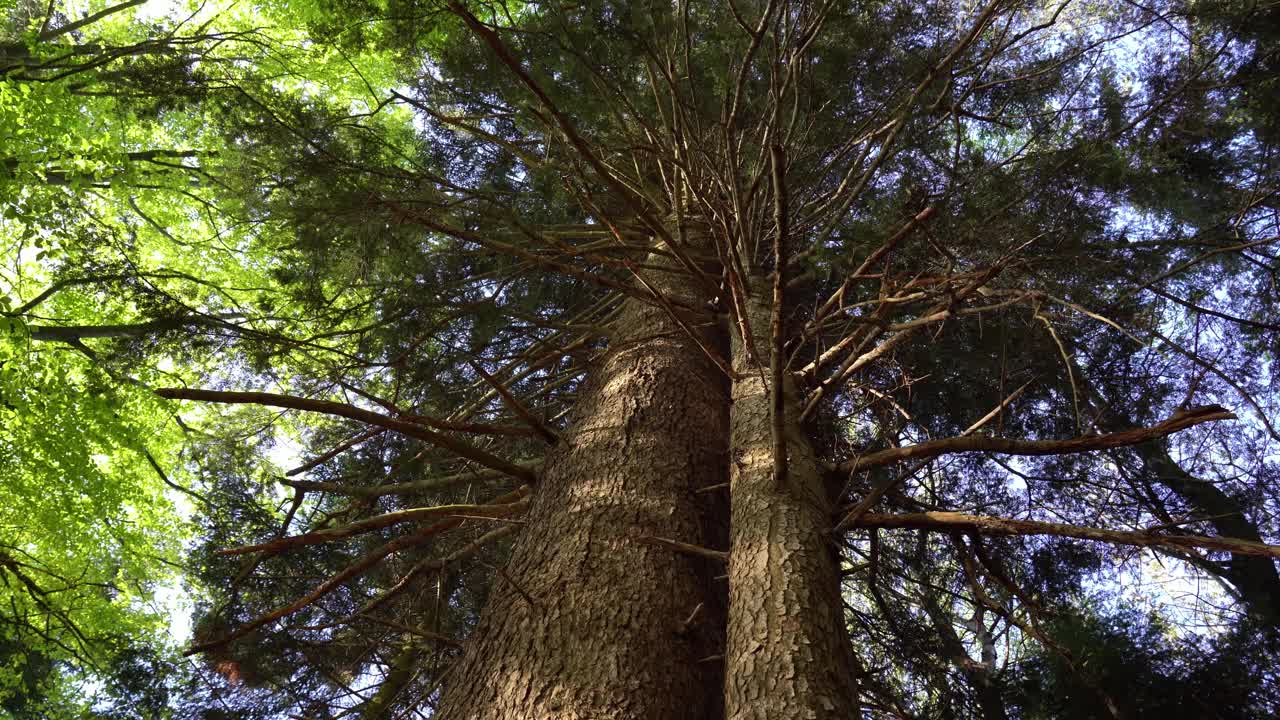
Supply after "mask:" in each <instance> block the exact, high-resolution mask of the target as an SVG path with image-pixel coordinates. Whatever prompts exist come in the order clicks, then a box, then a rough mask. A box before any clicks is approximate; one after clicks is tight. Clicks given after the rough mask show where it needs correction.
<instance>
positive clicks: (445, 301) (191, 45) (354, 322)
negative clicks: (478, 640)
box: [0, 0, 1280, 719]
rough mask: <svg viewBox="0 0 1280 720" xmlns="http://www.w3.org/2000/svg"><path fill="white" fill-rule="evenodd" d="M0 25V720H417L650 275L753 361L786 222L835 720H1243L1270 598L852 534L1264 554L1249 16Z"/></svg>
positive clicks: (555, 17) (1254, 35)
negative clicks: (1068, 533) (824, 485)
mask: <svg viewBox="0 0 1280 720" xmlns="http://www.w3.org/2000/svg"><path fill="white" fill-rule="evenodd" d="M64 5H65V7H64ZM157 6H159V7H157ZM0 7H3V9H4V14H3V17H2V18H0V21H2V23H3V24H0V138H3V144H2V149H0V203H2V204H3V220H2V221H0V223H2V224H0V248H3V254H2V255H0V257H2V258H3V259H4V264H3V268H0V581H2V582H0V715H3V714H8V715H12V716H13V717H15V718H25V717H84V716H89V717H163V716H166V715H170V716H183V717H206V718H210V719H213V718H250V717H263V718H267V717H288V716H304V717H317V718H319V717H328V718H336V717H346V716H348V715H358V716H360V717H368V718H375V717H409V716H413V714H414V713H417V714H418V716H429V715H430V713H431V710H432V708H434V704H435V703H436V702H437V700H438V699H439V693H440V685H441V683H442V682H443V681H444V679H445V677H446V671H447V669H448V667H449V665H450V663H451V661H453V660H454V659H456V658H457V657H458V655H459V652H460V650H459V647H460V643H461V642H463V641H464V639H465V636H466V633H467V631H468V630H469V628H471V627H472V626H473V625H474V624H475V622H476V618H477V616H478V614H479V613H480V612H481V609H482V608H483V607H484V600H485V597H486V595H487V593H488V591H489V588H490V586H491V584H492V583H493V582H494V578H495V577H497V576H499V575H500V573H501V571H500V570H499V568H501V567H502V566H503V562H504V559H505V557H506V554H507V552H508V549H509V547H510V543H512V542H513V541H514V542H518V541H519V540H518V538H519V537H520V536H519V534H518V530H519V521H518V519H517V518H515V515H517V514H518V511H519V508H520V507H522V506H520V501H518V500H517V501H515V502H510V500H511V499H512V498H513V497H514V496H512V495H511V494H512V493H519V492H521V490H520V487H521V486H522V485H523V484H524V479H527V477H526V475H529V474H532V473H536V469H537V467H538V465H539V463H540V462H541V459H542V457H543V455H544V453H545V451H546V447H547V444H548V443H547V440H548V438H550V439H551V440H553V441H554V439H555V435H556V433H557V432H559V431H561V430H563V428H564V427H565V424H566V422H567V420H566V418H567V417H568V414H569V412H570V411H571V408H572V407H573V403H574V401H575V399H576V397H577V393H578V391H579V390H580V389H581V383H582V382H583V379H584V378H586V377H589V373H590V371H591V369H592V367H593V360H595V359H597V358H599V357H601V356H602V355H603V354H604V353H605V352H606V351H607V350H608V348H609V347H610V338H609V327H610V326H609V321H610V319H611V318H612V317H613V316H614V314H615V313H616V312H617V308H618V306H619V303H620V301H622V300H623V299H624V298H625V299H631V300H637V301H641V302H648V303H651V304H660V303H661V302H662V298H661V295H660V293H655V292H653V291H652V289H651V288H649V287H648V286H647V285H646V284H645V278H646V277H650V276H649V275H648V273H651V272H652V271H653V268H652V266H651V265H650V264H648V263H650V262H651V261H652V257H653V256H651V255H649V253H650V251H651V250H653V249H654V248H657V249H658V253H659V254H665V256H666V257H667V259H668V260H672V261H673V262H674V261H676V260H678V261H679V262H680V264H681V265H682V266H684V267H686V269H687V270H688V276H689V282H703V281H706V282H709V283H710V285H711V286H712V287H714V288H715V289H716V291H717V292H718V297H717V299H716V301H715V302H713V303H711V305H712V307H710V308H709V312H708V314H709V315H715V316H717V317H719V318H720V320H721V321H723V322H725V325H726V327H727V328H728V330H727V332H729V333H733V332H740V330H738V329H737V327H738V326H736V325H735V323H736V322H737V321H738V314H739V313H738V310H737V304H736V303H737V302H738V300H737V299H736V298H737V295H736V293H738V292H740V290H739V288H740V287H744V286H745V285H749V284H751V283H755V282H760V281H762V279H763V281H764V282H767V277H768V276H769V274H770V273H772V272H773V271H774V270H776V269H778V267H779V262H778V258H777V257H775V255H774V252H775V250H774V248H773V247H772V245H771V243H772V242H773V237H774V235H775V233H776V232H778V225H779V222H778V215H777V214H776V213H777V211H776V206H775V200H776V199H777V198H778V197H782V196H785V198H786V206H787V209H786V210H784V212H783V213H782V214H783V215H785V216H786V217H787V218H788V221H789V223H788V227H789V237H790V242H791V246H790V248H789V251H788V252H789V254H787V255H784V256H782V263H781V264H782V265H783V266H785V268H786V271H787V273H788V277H789V282H790V286H789V287H790V290H789V294H788V296H787V297H788V302H789V303H790V304H789V305H788V307H787V308H786V311H787V314H788V320H789V323H790V326H791V327H792V328H795V329H796V331H795V332H794V333H793V334H792V335H791V336H790V337H788V338H787V340H788V344H787V345H786V348H785V349H786V351H787V353H788V354H789V359H790V368H791V369H792V370H795V371H796V372H797V374H798V376H799V377H800V379H801V380H803V382H804V385H805V388H806V392H808V393H810V394H809V395H807V396H806V400H808V402H807V404H806V407H807V411H808V415H807V417H806V422H807V425H806V429H807V430H808V432H809V435H810V436H811V437H812V438H813V439H814V441H815V444H816V446H817V447H818V449H819V451H820V453H821V455H822V456H823V461H824V462H825V463H826V464H827V466H828V467H829V468H830V474H831V476H832V477H831V480H832V483H833V484H834V485H835V486H836V487H839V488H841V490H840V498H841V500H842V502H843V503H844V504H845V507H844V508H843V511H842V512H841V513H839V514H838V515H837V516H836V517H833V525H837V524H838V525H839V530H840V532H839V533H838V534H837V537H838V544H839V545H840V549H841V552H842V553H843V555H842V557H843V561H842V567H843V569H844V570H843V574H844V578H843V581H844V595H845V601H846V608H845V609H846V620H847V624H848V629H849V632H850V636H851V638H852V642H853V646H854V648H855V652H856V654H857V656H858V663H859V665H860V668H859V674H860V678H861V685H860V691H861V694H862V698H861V699H862V702H863V703H864V710H865V712H866V713H867V714H868V716H871V717H886V718H887V717H900V718H907V717H910V718H946V717H974V716H984V717H988V718H992V717H999V716H1000V714H1001V713H1004V714H1005V716H1006V717H1022V718H1065V717H1105V716H1114V717H1131V718H1146V717H1161V716H1168V715H1170V714H1174V715H1177V714H1179V712H1180V711H1183V712H1185V709H1186V708H1192V707H1193V708H1197V710H1196V711H1195V712H1196V715H1197V716H1199V717H1221V718H1232V717H1259V718H1260V717H1269V716H1274V715H1276V714H1280V707H1277V705H1276V702H1277V700H1276V698H1277V697H1280V671H1278V670H1277V667H1280V664H1278V663H1277V657H1278V656H1277V652H1278V650H1277V646H1276V642H1277V638H1276V631H1277V628H1280V577H1278V576H1277V572H1276V564H1275V561H1274V558H1273V557H1266V556H1254V555H1247V554H1243V553H1233V552H1231V551H1227V550H1223V549H1222V548H1220V547H1217V548H1215V547H1214V546H1209V548H1207V549H1206V548H1204V547H1196V546H1193V545H1177V544H1169V543H1163V544H1162V543H1160V542H1156V543H1154V544H1155V547H1154V548H1144V549H1140V548H1137V547H1133V546H1132V544H1129V545H1125V544H1118V545H1111V544H1106V543H1095V542H1090V541H1082V540H1078V539H1065V538H1061V537H1045V536H1033V535H1026V534H1014V536H1012V537H1006V536H995V537H992V536H988V535H989V534H987V533H983V532H979V531H973V530H968V529H966V530H964V531H963V532H961V531H956V532H946V531H945V529H944V531H942V532H937V531H926V530H916V531H912V530H904V529H892V528H893V527H894V526H892V525H888V526H885V528H884V529H875V528H868V527H867V526H866V525H865V520H864V519H862V518H861V516H862V515H863V514H864V513H865V512H867V511H873V512H874V513H875V514H878V515H880V516H887V515H889V514H894V513H896V514H908V513H920V512H925V511H957V512H963V513H967V514H974V515H982V516H996V517H1003V518H1017V519H1022V520H1028V521H1047V522H1056V523H1062V524H1068V525H1073V526H1082V527H1092V528H1104V529H1107V530H1111V531H1130V532H1139V533H1144V534H1145V535H1147V536H1152V537H1159V538H1166V537H1171V536H1180V537H1184V538H1191V539H1197V538H1203V537H1206V536H1220V537H1224V538H1233V539H1237V540H1242V541H1246V542H1252V543H1255V544H1257V543H1266V542H1270V543H1273V544H1274V543H1278V542H1280V520H1277V512H1278V511H1280V507H1278V506H1277V489H1276V488H1277V485H1276V482H1277V465H1276V462H1275V455H1274V453H1275V448H1276V442H1277V441H1280V434H1277V432H1278V430H1280V428H1278V427H1277V425H1276V423H1277V420H1276V419H1275V418H1277V417H1280V415H1278V414H1277V412H1276V408H1277V403H1278V402H1280V396H1278V395H1277V384H1276V383H1277V372H1278V371H1280V368H1277V367H1276V365H1275V362H1274V360H1275V354H1276V351H1277V342H1278V340H1277V338H1280V335H1278V334H1277V328H1278V326H1277V325H1276V323H1275V321H1274V318H1275V317H1276V316H1277V310H1278V309H1280V291H1278V290H1277V285H1276V283H1277V262H1280V261H1278V260H1277V258H1276V256H1275V247H1276V242H1277V236H1278V235H1280V232H1278V231H1280V217H1278V216H1277V198H1280V185H1278V184H1277V183H1278V182H1280V173H1277V163H1280V157H1277V151H1278V148H1277V142H1280V107H1277V103H1278V102H1280V83H1278V82H1277V72H1280V12H1278V11H1277V10H1276V8H1275V7H1274V6H1272V5H1269V4H1267V3H1261V2H1244V1H1235V0H1232V1H1227V0H1172V1H1170V2H1163V1H1161V2H1155V3H1149V4H1139V3H1130V2H1104V1H1102V0H1097V1H1094V2H1070V1H1068V2H1063V3H1013V2H992V3H990V4H986V5H983V6H977V5H974V4H970V3H963V2H930V3H913V2H893V1H886V2H858V3H839V2H831V3H821V2H820V3H809V2H782V1H779V2H767V3H766V2H744V3H732V2H730V3H718V2H717V3H697V4H691V3H683V2H677V3H675V4H674V5H672V4H666V5H660V4H654V3H635V4H633V3H614V2H595V1H593V2H578V3H551V4H539V3H527V4H526V3H506V4H502V3H493V4H481V3H474V4H473V3H466V4H458V3H452V2H430V1H414V0H390V1H385V2H359V1H356V0H350V1H347V0H344V1H343V2H332V1H331V0H289V2H279V3H268V4H265V6H264V7H257V8H249V7H247V6H241V5H239V4H235V3H226V4H225V5H219V4H215V3H201V4H194V3H192V4H190V6H189V7H188V4H184V3H163V2H151V3H139V2H122V3H111V2H105V3H103V2H89V3H83V4H77V3H65V4H64V3H56V2H55V3H50V4H47V5H46V3H43V2H35V1H34V0H8V1H7V2H5V3H4V4H3V5H2V6H0ZM771 148H777V154H773V155H771V151H770V149H771ZM779 157H782V158H783V163H784V164H785V168H783V169H782V170H781V173H782V175H784V176H785V188H787V190H788V191H789V192H786V193H784V192H782V191H781V190H780V188H781V187H783V185H782V183H779V182H778V181H776V180H772V179H771V171H772V169H773V167H774V165H775V164H776V163H778V158H779ZM689 228H696V229H697V230H698V231H703V232H707V233H709V234H710V235H712V236H714V237H715V238H716V241H715V242H716V244H715V247H713V248H708V247H706V246H702V247H697V246H696V245H695V244H694V242H693V241H692V240H688V238H686V235H685V232H686V230H688V231H689V232H690V233H693V232H694V230H692V229H689ZM690 256H693V257H692V258H691V257H690ZM713 256H714V257H713ZM706 261H712V262H713V264H719V265H720V266H721V267H722V268H726V269H724V270H723V271H721V270H717V271H716V272H715V273H714V274H712V275H708V276H706V277H699V271H696V270H695V269H694V268H695V266H696V267H702V266H703V265H705V264H706ZM864 261H865V262H864ZM854 274H857V275H858V277H852V276H853V275H854ZM757 289H758V288H757ZM708 352H712V353H714V349H709V350H708ZM160 388H169V390H167V391H164V393H163V394H164V395H165V397H169V398H179V399H181V398H186V399H195V400H206V401H209V400H212V401H215V402H216V403H217V404H214V403H208V402H204V403H179V402H176V401H174V400H166V399H162V398H161V397H157V396H156V394H155V393H153V392H152V391H153V390H156V389H160ZM190 388H195V389H203V390H204V391H205V395H203V396H200V395H193V394H190V393H189V392H188V393H187V394H185V395H184V394H183V392H184V390H182V389H190ZM175 389H177V390H175ZM231 392H240V393H246V392H256V393H269V395H266V394H258V395H253V396H248V395H241V396H231V395H226V394H223V395H219V393H231ZM322 402H327V403H328V404H327V405H325V404H320V403H322ZM1219 405H1220V406H1224V407H1226V408H1230V409H1231V410H1232V411H1234V413H1235V415H1236V419H1235V420H1234V421H1230V422H1213V423H1204V424H1195V426H1194V427H1192V428H1191V429H1189V430H1186V431H1184V432H1179V433H1177V434H1172V435H1169V434H1167V433H1159V434H1155V435H1151V436H1150V437H1146V438H1145V440H1144V441H1143V442H1141V443H1129V444H1126V445H1124V446H1114V447H1106V448H1105V449H1101V450H1099V451H1096V452H1089V453H1083V454H1071V455H1062V454H1050V455H1048V456H1043V457H1042V456H1013V457H1011V456H1009V455H1005V454H1000V453H991V452H983V453H971V454H937V455H936V456H928V455H926V456H922V457H921V458H920V459H918V460H917V459H914V458H911V457H905V458H903V459H900V460H893V461H892V462H891V461H885V462H883V463H881V464H879V465H877V466H875V467H859V466H858V465H857V462H858V461H857V458H859V457H869V456H871V455H873V454H874V453H876V452H877V451H880V452H886V451H891V450H894V449H897V448H903V447H906V446H914V445H920V444H923V443H927V442H929V441H933V440H940V439H944V438H949V437H953V436H957V435H975V434H976V435H977V436H980V437H995V438H1016V439H1028V440H1050V439H1062V438H1086V442H1087V438H1094V437H1101V436H1106V435H1108V434H1111V433H1117V432H1122V431H1126V430H1130V429H1133V428H1151V427H1155V426H1158V424H1159V423H1160V422H1161V421H1163V420H1165V419H1166V418H1170V417H1175V418H1176V417H1178V413H1179V412H1183V411H1191V410H1195V409H1197V408H1203V407H1209V406H1219ZM1215 419H1217V416H1215ZM975 423H976V425H975ZM1166 435H1167V437H1166ZM977 449H983V448H977ZM295 466H296V467H295ZM495 499H498V500H503V503H502V504H498V505H495V504H493V503H494V502H495ZM860 501H865V503H869V504H867V505H866V506H865V507H861V506H859V502H860ZM429 508H447V509H448V513H446V512H443V511H440V512H437V511H423V512H421V513H419V515H418V516H416V517H412V518H409V520H410V521H411V523H410V522H401V521H400V519H399V518H397V517H395V516H394V515H393V514H395V513H398V512H403V511H409V510H414V509H429ZM855 508H859V509H857V510H855ZM508 511H510V513H509V515H510V516H508ZM850 511H853V513H850ZM450 513H451V514H450ZM860 522H862V523H863V524H861V525H860V524H859V523H860ZM361 523H364V524H363V525H361ZM934 530H936V528H935V529H934ZM317 532H328V533H329V535H323V534H322V535H313V533H317ZM290 538H295V540H290ZM296 538H302V540H296ZM313 541H314V542H313ZM234 548H240V550H237V551H236V552H235V553H234V554H229V553H227V552H224V551H226V550H228V549H234ZM179 596H181V597H187V598H191V601H190V602H191V603H192V605H193V607H186V606H184V605H183V604H181V603H176V602H175V600H174V598H176V597H179ZM191 612H193V613H194V631H193V637H191V638H187V637H181V636H179V637H172V636H170V630H171V628H174V627H180V626H181V625H182V622H181V621H180V620H179V619H180V618H184V617H185V616H186V615H187V614H188V613H191ZM188 642H189V643H190V644H191V645H193V646H194V649H196V650H199V651H200V654H199V655H198V656H197V657H196V658H195V659H194V660H187V659H181V658H179V657H178V654H179V653H180V652H181V650H183V649H184V648H183V647H179V644H180V643H181V644H187V643H188ZM149 678H157V680H151V679H149ZM1208 698H1212V701H1211V702H1206V699H1208Z"/></svg>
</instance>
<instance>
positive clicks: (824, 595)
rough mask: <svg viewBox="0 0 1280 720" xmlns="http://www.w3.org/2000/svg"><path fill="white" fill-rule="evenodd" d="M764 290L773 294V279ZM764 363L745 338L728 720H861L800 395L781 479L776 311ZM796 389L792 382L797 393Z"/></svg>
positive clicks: (739, 346)
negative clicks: (770, 377) (773, 357)
mask: <svg viewBox="0 0 1280 720" xmlns="http://www.w3.org/2000/svg"><path fill="white" fill-rule="evenodd" d="M754 285H755V286H756V287H767V285H766V283H765V282H764V281H763V280H757V281H756V283H754ZM750 314H751V318H750V327H751V330H752V335H753V339H754V341H755V343H756V348H757V352H756V354H755V357H754V358H753V357H751V356H749V354H748V353H747V351H746V347H745V346H744V345H743V343H742V342H740V341H739V340H737V339H735V342H734V348H733V362H734V369H735V370H736V371H737V372H738V373H739V374H740V375H741V376H742V378H741V379H740V380H738V381H736V382H735V383H734V386H733V407H732V409H731V411H730V418H731V420H730V448H731V449H730V469H729V473H730V494H731V498H732V501H731V502H732V513H731V525H730V555H729V633H728V642H727V646H726V648H727V649H726V651H725V716H726V717H727V718H729V720H742V719H745V718H761V719H764V718H769V719H771V720H772V719H775V718H787V719H788V720H792V719H795V720H801V719H806V718H840V719H841V720H847V719H848V718H854V717H858V713H857V700H856V693H855V681H854V677H853V672H852V667H853V665H852V656H851V651H850V648H849V644H848V633H847V632H846V631H845V627H844V619H843V604H842V601H841V594H840V578H839V568H838V564H837V556H836V553H835V552H834V547H833V546H832V543H831V540H830V534H829V531H830V529H831V519H830V518H831V507H830V501H829V500H828V498H827V494H826V490H825V487H824V483H823V482H822V476H821V473H820V472H819V469H818V465H817V461H816V458H815V456H814V453H813V449H812V447H811V446H810V444H809V442H808V439H807V438H806V437H805V436H804V433H803V432H801V431H800V429H799V424H798V422H797V418H798V415H799V412H798V407H797V400H798V399H799V398H798V396H797V393H796V388H795V387H794V386H790V387H787V388H785V400H786V410H787V413H786V415H787V417H786V421H787V422H786V433H785V437H786V446H787V454H788V456H789V458H788V463H787V474H786V479H785V482H784V483H783V484H782V485H781V486H779V485H778V484H777V483H776V482H775V480H774V472H773V438H772V433H771V430H770V397H769V391H768V388H767V385H766V381H765V378H764V375H765V373H764V372H763V371H764V368H763V367H761V366H759V365H757V364H756V363H755V360H757V359H758V360H760V362H761V363H763V362H765V359H766V358H768V357H769V355H768V353H769V350H768V345H767V338H768V337H769V306H768V305H767V304H765V303H763V302H753V303H752V305H751V312H750ZM788 384H789V385H790V383H788Z"/></svg>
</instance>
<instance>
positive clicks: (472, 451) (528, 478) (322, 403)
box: [155, 388, 538, 483]
mask: <svg viewBox="0 0 1280 720" xmlns="http://www.w3.org/2000/svg"><path fill="white" fill-rule="evenodd" d="M155 394H156V395H159V396H160V397H163V398H169V399H171V400H201V401H205V402H217V403H232V404H249V405H269V406H272V407H281V408H288V409H291V410H307V411H309V412H319V413H325V414H326V415H337V416H338V417H345V418H348V419H351V420H359V421H360V422H364V423H368V424H370V425H376V426H378V427H384V428H387V429H388V430H395V431H396V432H398V433H400V434H402V435H406V436H408V437H411V438H416V439H418V440H423V441H425V442H428V443H431V444H432V445H435V446H437V447H442V448H444V449H446V450H449V451H450V452H452V453H454V454H455V455H458V456H460V457H464V458H466V459H468V460H474V461H475V462H478V463H480V464H481V465H484V466H485V467H489V468H493V469H494V470H501V471H502V472H504V473H506V474H507V475H510V476H511V477H514V478H517V479H519V480H522V481H524V482H526V483H534V482H536V481H537V479H538V476H537V474H536V473H534V472H533V471H532V470H530V469H529V468H527V467H521V466H519V465H516V464H514V463H511V462H508V461H507V460H503V459H502V458H500V457H498V456H496V455H492V454H490V453H487V452H485V451H484V450H481V449H480V448H477V447H474V446H472V445H470V444H468V443H465V442H462V441H460V440H454V439H453V438H450V437H448V436H446V435H441V434H440V433H437V432H432V431H431V430H428V429H427V428H425V427H423V426H422V425H419V424H417V423H412V422H406V421H404V420H398V419H396V418H393V417H391V416H389V415H383V414H382V413H377V412H373V411H371V410H365V409H363V408H358V407H356V406H354V405H347V404H344V403H338V402H331V401H329V400H313V399H311V398H300V397H294V396H292V395H277V394H275V393H264V392H224V391H220V390H199V389H195V388H160V389H158V390H155Z"/></svg>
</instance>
